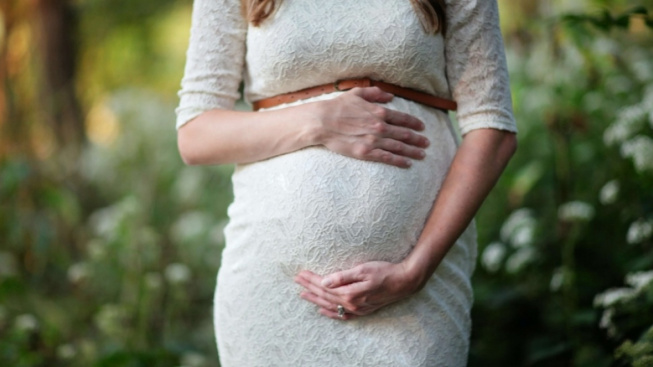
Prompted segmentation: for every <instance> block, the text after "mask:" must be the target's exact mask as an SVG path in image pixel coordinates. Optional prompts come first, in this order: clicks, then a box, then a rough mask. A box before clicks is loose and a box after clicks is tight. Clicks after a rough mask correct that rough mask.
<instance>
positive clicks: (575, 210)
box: [558, 201, 594, 222]
mask: <svg viewBox="0 0 653 367" xmlns="http://www.w3.org/2000/svg"><path fill="white" fill-rule="evenodd" d="M593 217H594V208H593V207H592V206H591V205H590V204H588V203H585V202H582V201H570V202H567V203H564V204H562V205H560V207H559V208H558V218H559V219H560V220H562V221H567V222H585V221H589V220H591V219H592V218H593Z"/></svg>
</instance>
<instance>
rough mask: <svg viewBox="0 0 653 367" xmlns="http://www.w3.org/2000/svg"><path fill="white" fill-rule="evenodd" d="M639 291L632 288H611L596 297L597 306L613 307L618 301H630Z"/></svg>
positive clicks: (595, 303) (595, 304)
mask: <svg viewBox="0 0 653 367" xmlns="http://www.w3.org/2000/svg"><path fill="white" fill-rule="evenodd" d="M636 295H637V292H636V291H635V290H634V289H632V288H610V289H608V290H607V291H605V292H603V293H599V294H597V295H596V296H595V297H594V306H595V307H605V308H607V307H612V306H613V305H615V304H616V303H618V302H622V301H628V300H630V299H632V298H633V297H635V296H636Z"/></svg>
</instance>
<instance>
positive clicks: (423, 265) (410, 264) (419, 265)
mask: <svg viewBox="0 0 653 367" xmlns="http://www.w3.org/2000/svg"><path fill="white" fill-rule="evenodd" d="M401 265H402V266H403V268H404V272H405V274H406V277H407V279H409V282H410V284H411V285H412V286H413V287H414V291H415V292H417V291H419V290H421V289H422V288H423V287H424V285H426V282H428V280H429V279H430V278H431V275H433V271H434V270H435V267H431V266H429V265H430V264H429V263H428V262H427V261H424V259H420V258H419V256H413V254H411V255H409V256H408V257H407V258H406V259H404V261H402V262H401Z"/></svg>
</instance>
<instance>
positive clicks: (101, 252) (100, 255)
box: [86, 238, 107, 260]
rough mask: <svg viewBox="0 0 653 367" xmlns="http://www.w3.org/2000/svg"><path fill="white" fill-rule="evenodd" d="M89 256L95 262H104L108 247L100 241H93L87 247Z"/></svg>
mask: <svg viewBox="0 0 653 367" xmlns="http://www.w3.org/2000/svg"><path fill="white" fill-rule="evenodd" d="M86 251H87V252H88V256H89V257H90V258H91V259H93V260H102V259H104V258H105V257H106V255H107V248H106V245H105V244H104V243H103V242H102V241H101V240H99V239H97V238H96V239H92V240H90V241H89V242H88V244H87V245H86Z"/></svg>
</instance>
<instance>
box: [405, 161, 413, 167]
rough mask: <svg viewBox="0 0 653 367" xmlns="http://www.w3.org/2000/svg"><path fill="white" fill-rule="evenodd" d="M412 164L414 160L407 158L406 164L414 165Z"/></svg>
mask: <svg viewBox="0 0 653 367" xmlns="http://www.w3.org/2000/svg"><path fill="white" fill-rule="evenodd" d="M412 165H413V162H412V161H410V160H408V159H406V166H408V167H410V166H412Z"/></svg>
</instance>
